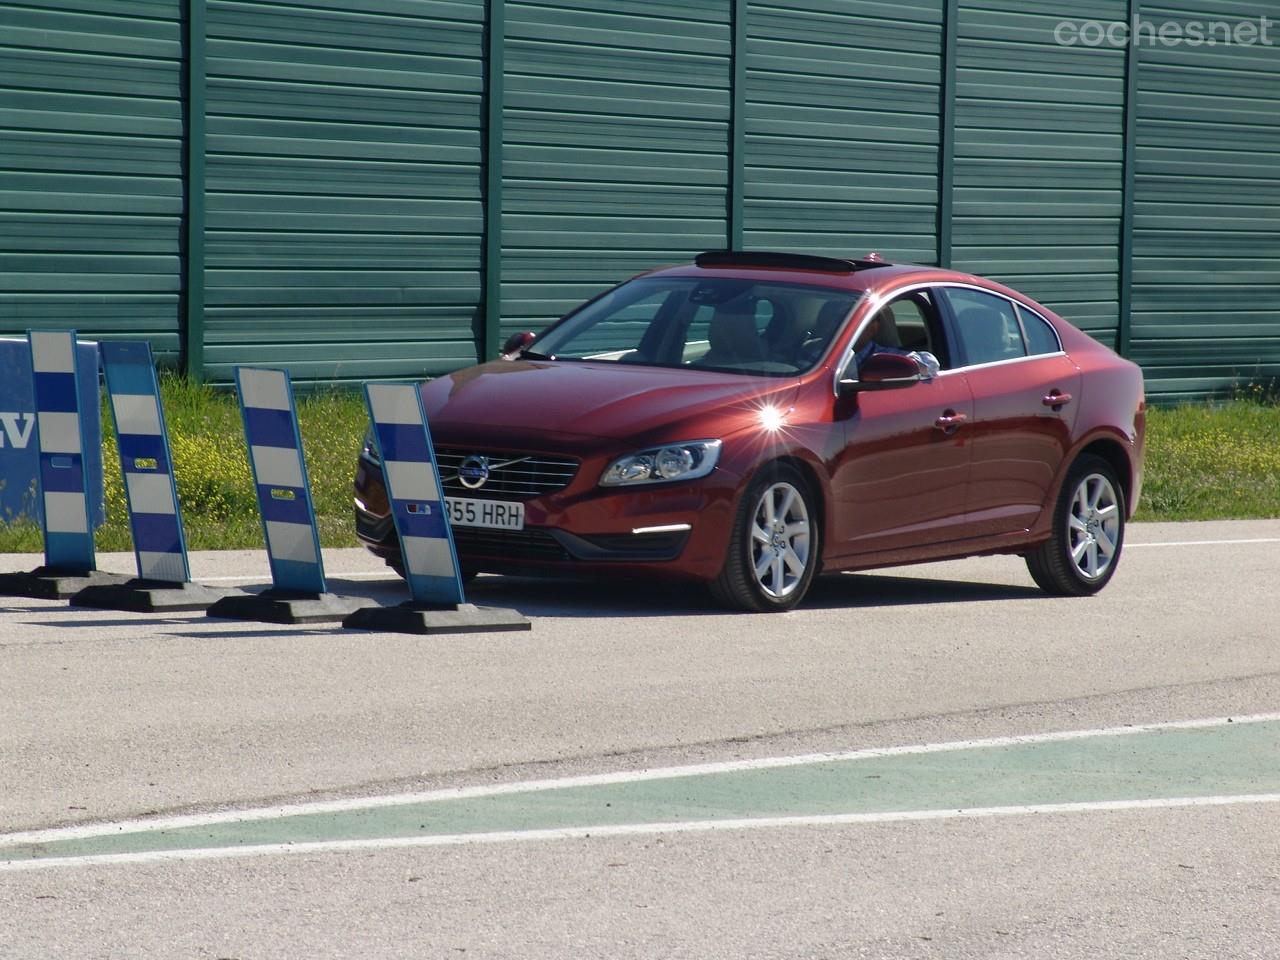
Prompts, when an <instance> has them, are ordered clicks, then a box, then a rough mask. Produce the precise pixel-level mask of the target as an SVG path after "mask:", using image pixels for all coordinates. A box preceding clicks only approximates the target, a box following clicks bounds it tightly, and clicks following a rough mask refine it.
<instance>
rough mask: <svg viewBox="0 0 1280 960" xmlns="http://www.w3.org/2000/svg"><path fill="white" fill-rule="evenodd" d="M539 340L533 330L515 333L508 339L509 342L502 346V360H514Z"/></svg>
mask: <svg viewBox="0 0 1280 960" xmlns="http://www.w3.org/2000/svg"><path fill="white" fill-rule="evenodd" d="M536 338H537V334H535V333H534V332H533V331H532V330H526V331H524V332H523V333H513V334H512V335H511V336H509V337H507V342H506V343H504V344H503V345H502V358H503V359H504V360H514V359H515V358H516V357H517V356H518V355H519V354H520V352H521V351H522V350H523V349H524V348H525V347H527V346H528V345H529V344H531V343H533V341H534V340H535V339H536Z"/></svg>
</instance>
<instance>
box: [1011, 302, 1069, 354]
mask: <svg viewBox="0 0 1280 960" xmlns="http://www.w3.org/2000/svg"><path fill="white" fill-rule="evenodd" d="M1018 316H1020V317H1021V318H1022V332H1023V333H1024V334H1026V337H1027V353H1029V354H1031V356H1033V357H1037V356H1040V355H1041V354H1045V353H1057V352H1058V351H1059V350H1061V349H1062V346H1061V345H1060V344H1059V343H1058V335H1057V333H1055V332H1054V330H1053V328H1052V327H1050V326H1049V321H1048V320H1046V319H1045V318H1044V317H1042V316H1040V314H1038V313H1036V312H1035V311H1034V310H1028V309H1027V308H1026V307H1023V306H1019V307H1018Z"/></svg>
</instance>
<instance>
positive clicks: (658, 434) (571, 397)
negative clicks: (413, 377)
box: [422, 360, 797, 446]
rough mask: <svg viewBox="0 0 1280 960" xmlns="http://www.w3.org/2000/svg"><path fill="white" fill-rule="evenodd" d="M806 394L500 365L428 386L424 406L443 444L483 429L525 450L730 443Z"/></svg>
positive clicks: (718, 379) (690, 375)
mask: <svg viewBox="0 0 1280 960" xmlns="http://www.w3.org/2000/svg"><path fill="white" fill-rule="evenodd" d="M796 384H797V381H796V380H795V379H792V378H787V379H781V378H774V377H749V376H741V375H735V374H727V373H716V372H714V371H706V370H675V369H665V368H661V367H643V366H630V365H622V364H617V363H607V364H606V363H589V362H587V363H583V362H571V361H529V360H516V361H514V362H513V361H508V360H496V361H494V362H492V363H486V364H482V365H480V366H477V367H471V368H469V369H466V370H460V371H458V372H457V373H454V374H451V375H449V376H447V377H441V378H439V379H438V380H433V381H431V382H430V383H427V384H424V385H423V390H422V398H423V404H424V406H425V407H426V411H427V417H428V418H429V420H430V422H431V427H432V430H433V432H434V433H436V434H437V435H439V436H440V437H442V438H443V437H459V436H461V435H463V434H467V433H471V432H472V429H470V428H475V429H476V430H477V431H479V432H482V433H483V434H484V435H485V436H486V437H488V438H491V439H497V435H498V434H508V435H509V436H510V440H511V442H513V443H515V445H517V446H518V445H520V444H519V443H518V442H516V441H517V438H519V437H522V436H528V435H529V434H537V435H539V436H542V435H551V434H556V435H573V436H578V437H595V438H606V439H613V440H626V441H630V442H634V443H636V444H638V445H644V444H648V443H660V442H664V441H670V440H692V439H702V438H703V437H704V435H705V436H706V437H717V436H727V435H728V434H730V433H733V432H735V431H736V430H738V429H741V428H743V427H745V426H748V425H749V424H750V423H752V422H753V420H758V416H759V413H758V411H759V410H760V408H761V407H763V406H768V405H775V406H777V405H783V404H789V403H790V401H791V399H792V398H793V397H794V395H795V392H796ZM695 433H696V434H697V436H696V437H695V436H693V434H695ZM686 434H688V435H686Z"/></svg>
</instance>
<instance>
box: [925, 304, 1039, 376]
mask: <svg viewBox="0 0 1280 960" xmlns="http://www.w3.org/2000/svg"><path fill="white" fill-rule="evenodd" d="M945 290H946V297H947V300H948V301H950V303H951V309H952V311H953V312H954V313H955V316H956V334H957V336H958V337H959V339H960V346H961V348H962V349H963V351H964V362H965V364H966V365H967V366H973V365H974V364H979V363H996V362H998V361H1001V360H1016V359H1017V358H1019V357H1025V356H1026V355H1027V348H1026V344H1025V343H1023V340H1022V328H1021V326H1020V325H1019V323H1018V313H1017V310H1016V309H1015V308H1014V306H1013V304H1012V303H1010V302H1009V301H1008V300H1006V299H1004V297H997V296H995V295H994V294H990V293H983V292H982V291H981V290H964V289H958V288H951V287H948V288H945ZM1055 349H1056V347H1055Z"/></svg>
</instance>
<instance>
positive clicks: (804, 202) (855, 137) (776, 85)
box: [744, 0, 943, 263]
mask: <svg viewBox="0 0 1280 960" xmlns="http://www.w3.org/2000/svg"><path fill="white" fill-rule="evenodd" d="M942 20H943V2H942V0H901V2H896V3H893V2H878V0H803V2H799V3H791V2H786V3H784V2H772V3H765V2H753V3H750V4H748V8H747V48H746V58H747V59H746V78H747V85H746V185H745V196H744V219H745V240H746V245H747V246H748V247H751V248H759V249H779V250H790V251H799V252H806V253H823V254H844V255H849V254H863V253H866V252H868V251H871V250H878V251H880V252H881V253H883V254H884V255H885V256H886V257H889V258H897V259H905V260H911V261H918V262H922V263H934V262H936V259H937V216H938V212H937V211H938V179H939V163H938V142H939V122H938V107H939V97H940V88H941V83H942V63H941V61H942V43H943V37H942Z"/></svg>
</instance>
